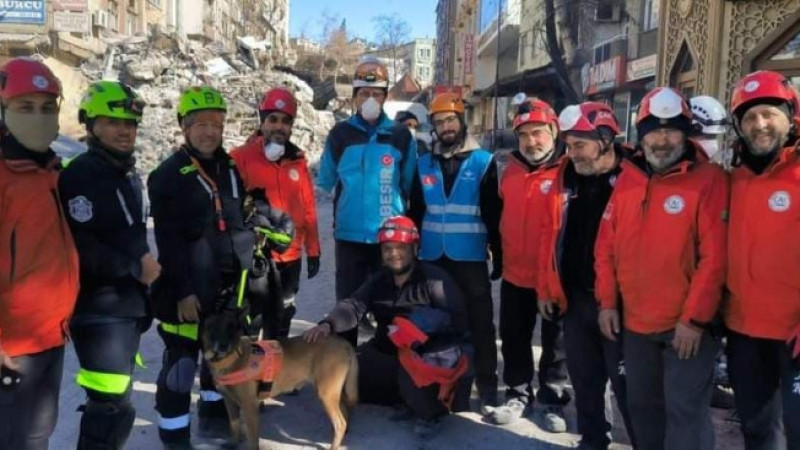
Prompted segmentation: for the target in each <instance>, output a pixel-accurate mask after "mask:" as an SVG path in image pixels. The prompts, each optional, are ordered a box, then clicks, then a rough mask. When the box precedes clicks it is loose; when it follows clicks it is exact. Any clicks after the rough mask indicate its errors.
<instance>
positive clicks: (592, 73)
mask: <svg viewBox="0 0 800 450" xmlns="http://www.w3.org/2000/svg"><path fill="white" fill-rule="evenodd" d="M624 67H625V60H624V59H623V57H622V56H621V55H620V56H615V57H613V58H611V59H607V60H605V61H603V62H601V63H600V64H595V65H594V66H589V65H588V64H587V65H586V66H584V68H583V70H582V71H581V81H582V82H583V83H582V84H583V93H584V94H586V95H592V94H596V93H598V92H603V91H607V90H609V89H614V88H615V87H617V86H619V85H620V84H622V82H623V81H624V76H625V73H624V72H623V68H624Z"/></svg>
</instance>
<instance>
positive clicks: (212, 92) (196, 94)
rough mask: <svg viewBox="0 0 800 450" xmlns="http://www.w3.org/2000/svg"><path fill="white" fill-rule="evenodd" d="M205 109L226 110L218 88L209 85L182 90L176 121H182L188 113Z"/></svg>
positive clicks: (226, 105)
mask: <svg viewBox="0 0 800 450" xmlns="http://www.w3.org/2000/svg"><path fill="white" fill-rule="evenodd" d="M207 109H216V110H218V111H223V112H227V111H228V104H227V103H225V98H224V97H223V96H222V94H221V93H220V92H219V91H218V90H216V89H214V88H212V87H210V86H192V87H190V88H188V89H186V90H185V91H183V93H182V94H181V96H180V98H179V99H178V122H182V121H183V118H184V117H186V115H187V114H189V113H193V112H195V111H203V110H207Z"/></svg>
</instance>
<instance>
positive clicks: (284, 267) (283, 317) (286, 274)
mask: <svg viewBox="0 0 800 450" xmlns="http://www.w3.org/2000/svg"><path fill="white" fill-rule="evenodd" d="M275 267H276V269H277V270H278V279H279V282H280V286H271V289H273V288H274V289H277V292H269V293H268V294H267V299H266V301H267V302H269V304H268V305H265V308H266V309H265V311H264V314H265V315H266V317H265V318H262V320H263V321H264V325H265V326H264V328H265V331H266V333H265V337H266V338H267V339H277V338H285V337H288V336H289V331H290V330H291V328H292V319H293V318H294V315H295V314H296V313H297V304H296V299H297V291H299V290H300V271H301V269H302V268H303V264H302V262H301V260H300V259H297V260H294V261H287V262H282V263H276V264H275Z"/></svg>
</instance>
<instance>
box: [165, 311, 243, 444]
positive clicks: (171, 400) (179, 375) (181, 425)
mask: <svg viewBox="0 0 800 450" xmlns="http://www.w3.org/2000/svg"><path fill="white" fill-rule="evenodd" d="M191 325H192V324H187V325H185V326H187V327H188V326H191ZM182 326H183V325H182ZM158 334H159V336H161V339H162V340H163V341H164V347H165V348H164V354H163V356H162V360H161V371H160V372H159V374H158V380H157V381H156V411H158V415H159V423H158V433H159V437H160V438H161V440H162V441H164V442H175V441H181V440H186V439H189V424H190V416H189V408H190V406H191V403H192V396H191V394H192V387H193V386H194V377H195V374H196V373H197V369H198V362H197V361H198V357H201V355H200V342H199V341H198V340H196V339H190V338H187V337H183V336H178V335H176V334H173V333H167V332H165V331H164V329H163V328H162V327H161V326H160V325H159V327H158ZM199 366H200V402H201V403H198V405H199V406H198V416H200V417H226V416H227V413H226V411H225V404H224V402H223V399H222V395H220V394H219V393H217V390H216V388H215V387H214V379H213V377H212V376H211V372H210V371H209V369H208V366H207V365H206V363H205V359H203V358H202V357H201V363H200V364H199Z"/></svg>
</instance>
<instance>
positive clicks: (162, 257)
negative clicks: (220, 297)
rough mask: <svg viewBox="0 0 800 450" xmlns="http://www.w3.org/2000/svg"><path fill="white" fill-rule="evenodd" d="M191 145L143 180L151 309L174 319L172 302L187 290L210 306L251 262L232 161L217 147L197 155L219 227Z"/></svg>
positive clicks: (238, 179) (249, 240)
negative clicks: (209, 155) (150, 231)
mask: <svg viewBox="0 0 800 450" xmlns="http://www.w3.org/2000/svg"><path fill="white" fill-rule="evenodd" d="M190 154H195V153H194V151H193V150H191V149H189V148H186V147H183V148H181V149H180V150H178V151H177V152H175V153H173V154H172V155H171V156H170V157H169V158H167V159H166V160H165V161H164V162H162V163H161V165H159V166H158V167H157V168H156V169H155V170H154V171H153V172H152V173H151V174H150V178H149V179H148V182H147V185H148V190H149V194H150V203H151V207H152V214H153V220H154V222H155V235H156V243H157V244H158V253H159V255H158V259H159V262H160V263H161V267H162V272H161V277H160V278H159V279H158V280H157V281H156V283H155V284H154V285H153V311H154V313H155V315H156V317H157V318H159V319H160V320H162V321H166V322H173V323H174V322H175V321H176V320H177V302H178V301H179V300H181V299H183V298H185V297H187V296H189V295H192V294H194V295H196V296H197V297H198V298H199V299H200V303H201V307H202V308H203V310H204V311H210V310H211V309H212V307H213V305H214V302H215V300H216V299H217V294H218V293H219V292H220V290H221V289H223V288H228V287H231V286H234V285H236V283H238V282H239V278H240V274H241V271H242V270H245V269H248V270H249V269H250V268H251V266H252V261H253V245H254V242H255V239H254V236H253V232H252V231H251V230H249V229H248V228H247V227H246V226H245V223H244V219H245V218H244V211H243V207H244V199H245V194H246V193H245V190H244V183H243V182H242V178H241V176H240V175H239V172H238V171H237V170H236V167H235V163H234V161H233V159H232V158H231V157H229V156H228V154H227V153H225V151H224V150H223V149H221V148H220V149H218V150H217V152H216V153H215V155H214V158H213V159H210V160H203V159H200V158H197V160H198V161H199V162H200V165H201V166H202V168H203V169H204V171H205V172H206V174H207V175H208V176H209V177H210V178H211V179H212V180H213V181H214V183H215V184H216V185H217V188H218V190H219V194H220V198H221V201H222V219H223V220H224V229H221V228H220V225H219V221H218V219H219V218H218V217H217V214H216V212H215V208H214V200H213V197H212V189H211V186H210V185H209V183H208V182H207V181H205V180H204V179H203V178H202V177H201V176H200V173H199V171H198V170H197V169H196V168H195V167H194V166H193V164H192V161H191V159H190V158H189V155H190Z"/></svg>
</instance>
